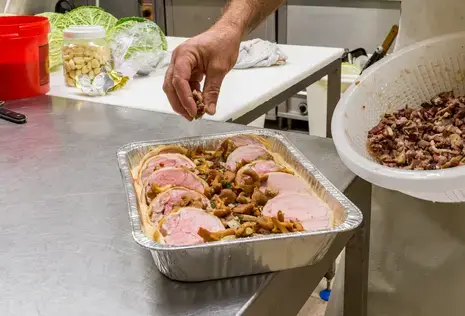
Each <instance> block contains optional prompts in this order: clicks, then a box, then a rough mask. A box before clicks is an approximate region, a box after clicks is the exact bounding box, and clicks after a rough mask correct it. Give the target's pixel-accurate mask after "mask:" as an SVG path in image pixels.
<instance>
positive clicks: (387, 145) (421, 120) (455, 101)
mask: <svg viewBox="0 0 465 316" xmlns="http://www.w3.org/2000/svg"><path fill="white" fill-rule="evenodd" d="M464 140H465V97H454V95H453V93H452V92H448V93H441V94H439V95H438V96H437V97H434V98H433V99H431V101H430V102H428V103H423V104H422V105H421V107H419V108H409V107H405V108H403V109H401V110H398V111H395V112H394V113H392V114H385V115H384V117H383V118H382V119H381V121H380V122H379V123H378V124H377V125H376V126H375V127H374V128H372V129H371V130H370V131H369V132H368V138H367V148H368V152H369V153H370V155H371V156H372V157H373V158H374V159H375V160H376V161H378V162H379V163H380V164H382V165H384V166H387V167H392V168H400V169H406V170H437V169H446V168H451V167H457V166H460V165H464V164H465V147H464Z"/></svg>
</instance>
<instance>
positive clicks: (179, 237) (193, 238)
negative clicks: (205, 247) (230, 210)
mask: <svg viewBox="0 0 465 316" xmlns="http://www.w3.org/2000/svg"><path fill="white" fill-rule="evenodd" d="M201 227H202V228H204V229H206V230H208V231H211V232H218V231H221V230H224V226H223V224H222V223H221V220H220V219H219V218H218V217H216V216H214V215H211V214H208V213H207V212H205V211H204V210H202V209H199V208H195V207H183V208H181V209H179V210H177V211H176V212H173V213H171V214H169V215H167V216H165V217H164V218H163V219H162V220H161V221H160V222H159V231H160V234H159V236H157V238H156V239H157V240H156V241H158V242H161V243H165V244H168V245H177V246H181V245H196V244H202V243H204V240H203V238H202V237H200V236H199V234H198V231H199V228H201Z"/></svg>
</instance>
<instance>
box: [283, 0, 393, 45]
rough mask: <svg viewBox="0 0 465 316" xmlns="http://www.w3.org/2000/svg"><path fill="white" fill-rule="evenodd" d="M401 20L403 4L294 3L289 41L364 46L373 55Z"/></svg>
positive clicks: (332, 0) (343, 0)
mask: <svg viewBox="0 0 465 316" xmlns="http://www.w3.org/2000/svg"><path fill="white" fill-rule="evenodd" d="M399 19H400V2H399V1H389V0H384V1H382V0H380V1H371V0H365V1H351V0H312V1H304V0H290V1H289V4H288V17H287V21H288V23H287V40H288V43H289V44H298V45H315V46H332V47H344V48H351V49H354V48H357V47H364V48H366V49H367V50H368V52H369V53H371V52H373V51H374V50H375V48H376V46H378V45H380V44H381V43H382V42H383V40H384V38H385V37H386V35H387V33H388V32H389V30H390V28H391V27H392V25H394V24H398V23H399Z"/></svg>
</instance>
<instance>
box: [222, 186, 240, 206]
mask: <svg viewBox="0 0 465 316" xmlns="http://www.w3.org/2000/svg"><path fill="white" fill-rule="evenodd" d="M219 198H220V199H221V200H223V202H224V204H226V205H228V204H232V203H234V202H236V198H237V195H236V193H234V192H233V190H231V189H223V190H221V193H220V195H219Z"/></svg>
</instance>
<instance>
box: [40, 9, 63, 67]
mask: <svg viewBox="0 0 465 316" xmlns="http://www.w3.org/2000/svg"><path fill="white" fill-rule="evenodd" d="M37 16H43V17H46V18H47V19H48V21H49V23H50V33H49V34H48V59H49V68H50V69H53V68H55V67H57V66H59V65H61V64H62V63H63V60H62V57H61V47H62V46H63V31H64V30H65V29H66V28H67V27H69V26H70V21H69V20H68V18H67V17H66V15H65V14H61V13H55V12H44V13H40V14H37Z"/></svg>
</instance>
